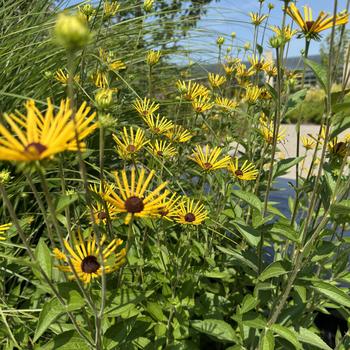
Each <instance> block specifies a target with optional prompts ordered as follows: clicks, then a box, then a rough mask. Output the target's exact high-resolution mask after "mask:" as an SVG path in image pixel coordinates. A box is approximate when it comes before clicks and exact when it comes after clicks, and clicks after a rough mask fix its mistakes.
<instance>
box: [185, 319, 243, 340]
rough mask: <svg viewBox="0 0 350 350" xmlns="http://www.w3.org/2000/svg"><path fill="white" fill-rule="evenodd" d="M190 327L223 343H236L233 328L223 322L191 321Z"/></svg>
mask: <svg viewBox="0 0 350 350" xmlns="http://www.w3.org/2000/svg"><path fill="white" fill-rule="evenodd" d="M191 327H192V328H194V329H195V330H196V331H198V332H201V333H205V334H207V335H210V336H212V337H213V338H215V339H217V340H220V341H223V342H236V341H237V337H236V333H235V331H234V330H233V328H232V327H231V326H230V325H229V324H228V323H226V322H225V321H223V320H215V319H207V320H194V321H191Z"/></svg>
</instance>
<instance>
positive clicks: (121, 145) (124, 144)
mask: <svg viewBox="0 0 350 350" xmlns="http://www.w3.org/2000/svg"><path fill="white" fill-rule="evenodd" d="M129 130H130V135H129V133H128V130H127V128H126V127H125V126H124V128H123V133H122V135H121V138H118V137H117V135H113V139H114V141H115V142H116V144H117V148H116V150H117V153H118V154H119V156H120V157H121V158H123V159H130V158H132V157H133V156H135V155H136V153H138V152H139V151H140V150H141V149H142V147H143V146H144V145H145V144H147V143H148V142H149V141H148V140H146V139H145V132H144V131H143V130H142V129H137V130H136V134H135V132H134V129H133V127H132V126H130V129H129Z"/></svg>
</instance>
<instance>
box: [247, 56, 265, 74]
mask: <svg viewBox="0 0 350 350" xmlns="http://www.w3.org/2000/svg"><path fill="white" fill-rule="evenodd" d="M248 61H249V62H250V64H251V68H252V69H254V71H255V72H256V73H258V72H261V71H266V69H268V68H269V66H270V63H269V62H266V61H265V60H264V58H260V60H259V58H258V57H256V56H251V57H248Z"/></svg>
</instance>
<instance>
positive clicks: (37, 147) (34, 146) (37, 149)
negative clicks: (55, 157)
mask: <svg viewBox="0 0 350 350" xmlns="http://www.w3.org/2000/svg"><path fill="white" fill-rule="evenodd" d="M24 150H25V151H26V152H29V153H37V154H41V153H43V152H44V151H46V150H47V147H46V146H45V145H43V144H42V143H40V142H32V143H30V144H29V145H27V146H26V148H25V149H24ZM33 151H34V152H33Z"/></svg>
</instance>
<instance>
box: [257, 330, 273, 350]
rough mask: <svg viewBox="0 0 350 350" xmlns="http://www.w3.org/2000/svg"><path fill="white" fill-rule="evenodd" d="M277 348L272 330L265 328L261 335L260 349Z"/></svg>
mask: <svg viewBox="0 0 350 350" xmlns="http://www.w3.org/2000/svg"><path fill="white" fill-rule="evenodd" d="M274 348H275V338H274V337H273V333H272V331H271V330H269V329H268V330H265V331H264V332H262V333H261V336H260V346H259V349H260V350H274Z"/></svg>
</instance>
